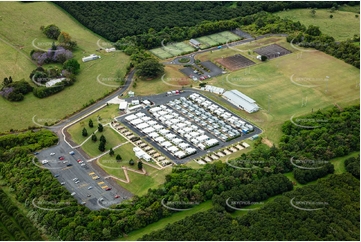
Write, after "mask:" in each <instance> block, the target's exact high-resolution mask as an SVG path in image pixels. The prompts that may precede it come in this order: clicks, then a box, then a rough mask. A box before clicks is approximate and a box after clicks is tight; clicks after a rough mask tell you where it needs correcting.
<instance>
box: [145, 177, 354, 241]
mask: <svg viewBox="0 0 361 242" xmlns="http://www.w3.org/2000/svg"><path fill="white" fill-rule="evenodd" d="M359 186H360V183H359V181H358V180H357V179H356V178H354V177H353V176H352V175H350V174H348V173H345V174H342V175H332V176H331V177H329V178H328V179H326V180H319V181H318V182H317V184H315V185H308V186H305V187H302V188H300V189H297V190H295V191H291V192H287V193H285V194H284V195H282V196H281V197H278V198H276V199H275V200H273V201H272V202H269V203H267V204H265V205H264V207H263V208H261V209H259V210H256V211H249V212H248V213H247V214H244V215H243V216H231V215H230V214H229V213H227V212H224V211H223V212H217V211H216V210H215V209H211V210H209V211H206V212H200V213H196V214H194V215H192V216H190V217H187V218H186V219H183V220H181V221H178V222H175V223H173V224H168V225H167V226H166V227H165V228H163V229H161V230H157V231H154V232H151V233H149V234H147V235H145V236H143V237H142V238H140V239H139V240H143V241H155V240H156V241H174V240H177V241H202V240H203V241H233V240H238V241H246V240H247V241H248V240H250V241H262V240H267V241H272V240H274V241H294V240H298V241H300V240H303V241H309V240H311V241H319V240H325V241H334V240H339V241H341V240H349V241H351V240H352V241H359V240H360V229H359V227H360V216H359V211H360V202H359V198H360V188H359ZM307 209H314V210H307Z"/></svg>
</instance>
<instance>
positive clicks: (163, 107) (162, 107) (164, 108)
mask: <svg viewBox="0 0 361 242" xmlns="http://www.w3.org/2000/svg"><path fill="white" fill-rule="evenodd" d="M159 107H160V108H161V109H162V110H166V109H168V108H167V106H165V105H160V106H159Z"/></svg>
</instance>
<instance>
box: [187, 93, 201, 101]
mask: <svg viewBox="0 0 361 242" xmlns="http://www.w3.org/2000/svg"><path fill="white" fill-rule="evenodd" d="M198 97H199V94H197V93H193V94H192V95H189V98H190V99H192V100H194V99H196V98H198Z"/></svg>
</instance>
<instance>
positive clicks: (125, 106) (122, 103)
mask: <svg viewBox="0 0 361 242" xmlns="http://www.w3.org/2000/svg"><path fill="white" fill-rule="evenodd" d="M127 107H128V102H120V103H119V110H125V109H127Z"/></svg>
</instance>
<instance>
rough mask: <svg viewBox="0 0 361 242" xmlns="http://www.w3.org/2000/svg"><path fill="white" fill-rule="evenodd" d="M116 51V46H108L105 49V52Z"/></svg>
mask: <svg viewBox="0 0 361 242" xmlns="http://www.w3.org/2000/svg"><path fill="white" fill-rule="evenodd" d="M115 51H116V49H115V48H114V47H112V48H106V49H105V52H107V53H109V52H115Z"/></svg>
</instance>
